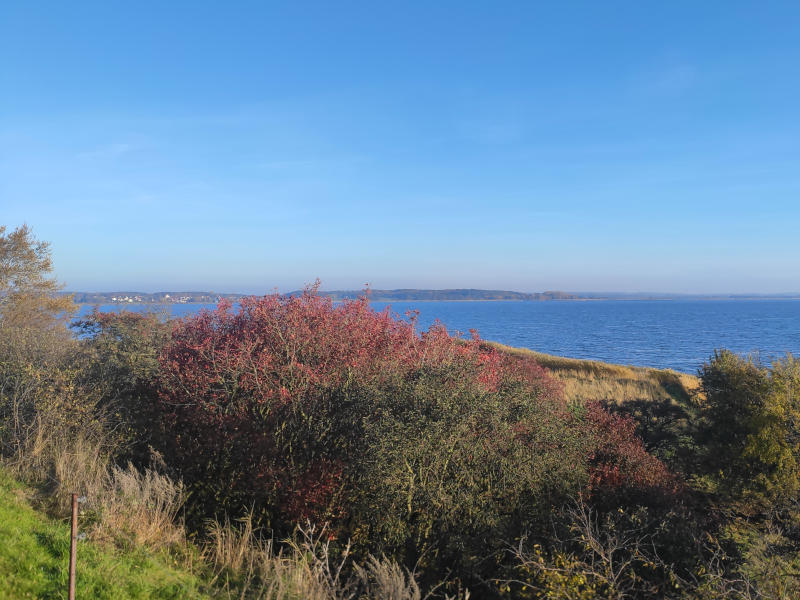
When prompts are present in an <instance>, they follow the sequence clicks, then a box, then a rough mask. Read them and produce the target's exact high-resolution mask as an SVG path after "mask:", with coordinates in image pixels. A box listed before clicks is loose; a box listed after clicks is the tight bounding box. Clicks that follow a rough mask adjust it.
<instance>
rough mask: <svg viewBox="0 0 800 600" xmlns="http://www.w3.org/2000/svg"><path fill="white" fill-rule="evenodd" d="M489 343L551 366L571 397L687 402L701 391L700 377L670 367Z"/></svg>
mask: <svg viewBox="0 0 800 600" xmlns="http://www.w3.org/2000/svg"><path fill="white" fill-rule="evenodd" d="M487 343H488V344H489V345H490V346H492V347H494V348H497V349H498V350H500V351H501V352H505V353H508V354H511V355H512V356H518V357H521V358H531V359H533V360H535V361H536V362H538V363H539V364H540V365H542V366H543V367H545V368H547V369H548V370H550V371H551V372H552V374H553V376H554V377H556V378H557V379H558V380H559V381H561V382H562V383H563V384H564V395H565V397H566V399H567V400H568V401H587V400H598V401H601V402H605V403H614V404H625V403H627V402H632V401H654V402H678V403H686V402H689V401H690V400H691V399H692V398H693V397H697V395H698V394H699V388H700V381H699V380H698V378H697V377H695V376H693V375H687V374H685V373H678V372H677V371H672V370H669V369H652V368H648V367H632V366H626V365H615V364H611V363H604V362H599V361H594V360H579V359H575V358H564V357H561V356H552V355H549V354H542V353H541V352H534V351H532V350H526V349H524V348H512V347H511V346H505V345H503V344H498V343H496V342H487Z"/></svg>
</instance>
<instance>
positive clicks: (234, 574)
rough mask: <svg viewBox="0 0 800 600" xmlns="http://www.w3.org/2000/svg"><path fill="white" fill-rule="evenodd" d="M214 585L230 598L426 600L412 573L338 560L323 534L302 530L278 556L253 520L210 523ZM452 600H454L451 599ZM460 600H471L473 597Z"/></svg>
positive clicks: (208, 549) (343, 554)
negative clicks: (254, 525) (257, 529)
mask: <svg viewBox="0 0 800 600" xmlns="http://www.w3.org/2000/svg"><path fill="white" fill-rule="evenodd" d="M203 556H204V559H205V561H206V562H207V563H208V564H210V565H212V568H213V571H214V574H215V575H214V577H215V583H216V585H217V586H218V587H220V588H221V589H222V590H223V591H224V592H225V593H227V595H228V596H229V597H238V598H253V599H258V600H300V599H303V600H349V599H355V598H359V599H362V600H423V599H424V598H428V597H430V595H429V594H428V595H424V594H423V593H422V591H421V589H420V587H419V584H418V583H417V579H416V576H415V574H414V572H413V571H409V570H407V569H405V568H403V567H402V566H400V565H399V564H397V563H396V562H395V561H393V560H390V559H387V558H376V557H374V556H370V557H368V559H367V562H366V564H365V565H364V566H360V565H357V564H352V562H351V560H350V558H351V557H350V546H349V545H348V546H345V547H344V549H342V550H340V551H339V552H338V553H336V554H335V555H334V552H333V549H332V548H331V545H330V542H329V541H328V539H327V535H326V531H325V529H324V528H322V529H319V528H316V527H314V526H313V525H307V526H306V527H305V528H300V529H298V531H297V533H296V535H295V537H294V539H292V540H289V541H287V543H286V545H285V547H284V548H282V549H281V550H277V549H276V547H275V545H274V544H273V541H272V540H269V539H264V538H261V537H260V536H258V535H257V533H256V532H255V531H254V530H253V524H252V517H250V516H248V517H245V518H244V519H242V520H241V521H240V524H239V526H233V525H231V523H224V524H221V523H218V522H211V523H210V525H209V531H208V542H207V544H206V546H205V548H204V553H203ZM450 600H456V599H455V598H450ZM459 600H469V592H465V593H462V594H461V595H460V596H459Z"/></svg>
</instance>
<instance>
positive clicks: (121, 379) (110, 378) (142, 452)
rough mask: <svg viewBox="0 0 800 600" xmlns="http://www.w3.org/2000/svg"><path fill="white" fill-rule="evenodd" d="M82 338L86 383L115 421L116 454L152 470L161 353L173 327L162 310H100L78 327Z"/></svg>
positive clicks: (82, 357)
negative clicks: (154, 420) (105, 311)
mask: <svg viewBox="0 0 800 600" xmlns="http://www.w3.org/2000/svg"><path fill="white" fill-rule="evenodd" d="M73 329H74V331H75V332H76V334H77V336H78V337H79V339H81V340H82V355H81V384H82V385H83V387H84V388H87V389H91V390H92V393H93V394H94V395H95V396H96V397H97V402H98V405H99V406H100V407H102V409H103V411H104V412H105V413H106V414H107V415H108V416H109V419H110V420H111V421H112V422H113V423H114V431H115V435H116V437H117V439H116V444H115V450H114V452H115V455H116V458H117V460H119V461H120V462H122V463H123V464H124V463H125V462H126V461H128V460H132V461H134V462H135V463H136V464H137V465H138V466H141V467H144V466H147V465H148V463H149V460H150V457H151V445H152V443H153V440H152V436H153V432H154V431H157V430H158V428H157V427H154V425H153V423H152V420H153V419H154V418H155V412H154V402H155V399H156V396H157V384H158V378H159V373H160V369H161V366H160V363H159V354H160V353H161V350H162V348H163V347H164V344H165V343H166V341H167V340H168V339H169V335H170V330H171V326H170V324H169V323H168V322H167V320H166V318H165V316H164V315H163V314H160V313H157V312H131V311H119V312H108V313H103V312H100V311H98V310H97V309H95V310H94V311H92V312H91V313H90V314H88V315H86V316H85V317H83V318H82V319H80V320H78V321H75V322H74V323H73Z"/></svg>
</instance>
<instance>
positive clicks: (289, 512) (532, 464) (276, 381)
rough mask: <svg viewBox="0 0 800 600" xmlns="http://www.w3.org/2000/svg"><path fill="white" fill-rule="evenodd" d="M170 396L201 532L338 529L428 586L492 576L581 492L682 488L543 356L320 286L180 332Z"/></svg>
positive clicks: (169, 432)
mask: <svg viewBox="0 0 800 600" xmlns="http://www.w3.org/2000/svg"><path fill="white" fill-rule="evenodd" d="M159 386H160V388H159V389H160V391H159V401H158V403H157V411H158V415H157V418H156V419H155V420H154V421H153V422H154V423H158V424H159V427H160V433H159V436H160V442H159V444H160V445H159V448H160V450H161V451H162V452H163V453H164V456H165V459H166V460H167V462H168V463H169V464H171V465H172V466H173V467H175V468H176V469H177V472H178V473H179V475H180V476H181V477H182V478H183V480H184V481H186V482H187V484H188V485H189V488H190V489H191V492H192V504H191V507H190V508H189V514H190V516H191V517H192V518H193V521H194V522H195V523H200V522H201V521H202V519H203V518H206V517H214V516H219V517H220V518H222V517H223V516H226V515H230V516H235V515H237V514H239V515H241V514H242V511H243V509H244V508H245V507H250V508H252V509H253V514H254V518H255V519H256V522H257V523H258V525H259V526H264V527H268V528H271V530H272V531H273V532H274V533H275V534H276V535H279V536H280V535H289V534H290V533H291V531H292V530H293V529H294V527H295V525H296V524H297V523H301V522H304V521H305V520H306V519H308V520H311V521H312V522H317V523H323V522H326V523H328V528H327V531H328V534H329V535H330V536H331V538H332V539H339V540H346V539H351V540H352V541H353V543H354V544H355V546H354V550H355V551H356V553H358V554H360V555H361V556H362V557H366V555H367V554H368V553H373V554H376V555H380V554H386V555H388V556H390V557H394V558H397V559H398V560H400V561H401V563H402V564H405V565H406V566H409V567H413V566H415V565H416V566H419V567H420V569H421V570H422V573H421V576H422V577H423V580H425V579H426V578H429V579H430V578H431V577H434V578H435V577H440V576H441V575H442V574H443V573H445V572H446V571H447V570H451V571H452V572H454V573H455V574H457V576H456V579H458V578H459V577H461V578H463V579H464V580H465V581H466V580H471V581H475V580H478V579H480V578H481V577H485V576H488V574H489V573H491V572H492V570H493V569H494V566H493V565H495V566H496V563H497V561H498V560H502V558H501V555H502V552H501V549H502V545H503V540H505V539H511V538H513V537H514V536H515V535H517V534H518V532H519V531H520V530H521V528H523V527H535V526H537V523H538V526H539V527H541V526H542V524H543V523H545V522H546V518H545V517H546V516H547V515H548V514H549V513H550V511H551V510H552V508H553V507H554V506H558V505H559V504H560V503H562V502H564V501H565V500H566V499H567V498H569V497H570V496H573V495H574V494H576V493H577V492H578V491H579V490H587V489H589V488H590V487H591V489H592V490H594V493H596V494H598V495H599V494H601V493H605V492H606V491H609V490H617V491H619V490H623V489H640V490H645V489H646V490H650V491H651V492H653V493H656V492H657V493H665V492H667V493H671V490H672V489H673V488H674V482H673V481H672V479H671V477H670V476H669V474H668V473H667V471H666V469H664V468H663V466H661V464H660V463H659V462H658V461H657V460H655V459H653V458H652V457H649V456H648V455H647V454H646V452H645V451H644V449H643V447H642V445H641V442H640V441H638V440H637V439H636V437H635V435H634V433H633V426H632V424H630V422H629V421H626V420H625V419H622V418H619V417H611V416H610V415H608V413H605V411H603V409H602V408H601V407H599V406H595V405H591V406H588V407H586V408H585V409H578V408H576V407H570V406H567V404H566V403H565V402H563V400H562V399H561V393H560V391H561V390H560V385H559V384H558V383H557V382H555V381H554V380H553V379H552V378H550V377H549V375H548V374H547V372H546V371H545V370H544V369H542V368H541V367H540V366H538V365H537V364H536V363H535V362H534V361H531V360H527V359H522V358H519V357H514V356H511V355H508V354H504V353H500V352H499V351H497V350H496V349H495V348H491V347H488V346H486V345H484V344H483V343H482V342H481V341H480V340H479V339H477V337H476V336H474V337H473V338H471V339H462V338H460V337H454V336H451V335H449V334H448V333H447V331H446V330H445V328H444V327H443V326H441V325H435V326H434V327H432V328H431V329H430V330H428V331H426V332H422V333H418V332H417V331H416V330H415V322H414V320H413V318H412V319H411V320H410V321H403V320H400V319H398V318H396V317H395V316H394V315H392V314H391V313H389V312H387V311H384V312H375V311H373V310H372V309H371V308H370V307H369V304H368V303H367V301H366V300H365V299H362V300H357V301H346V302H343V303H341V304H333V303H332V302H331V301H330V300H329V299H326V298H322V297H320V296H318V295H316V294H315V293H314V290H307V291H306V292H305V293H303V294H302V295H301V296H299V297H294V298H292V297H284V296H278V295H273V296H266V297H263V298H248V299H244V300H243V301H242V305H241V308H240V309H239V310H238V311H234V310H233V309H232V307H231V306H230V305H229V304H222V305H220V306H219V307H218V308H217V310H215V311H211V312H204V313H201V314H199V315H197V316H195V317H191V318H188V319H185V320H183V321H180V322H178V323H176V324H175V326H174V329H173V331H172V336H171V339H170V340H169V342H168V343H167V345H166V346H165V348H164V350H163V352H162V354H161V355H160V380H159ZM430 582H431V581H426V583H430Z"/></svg>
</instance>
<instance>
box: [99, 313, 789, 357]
mask: <svg viewBox="0 0 800 600" xmlns="http://www.w3.org/2000/svg"><path fill="white" fill-rule="evenodd" d="M373 306H374V307H375V308H376V309H378V310H381V309H383V308H385V307H386V306H391V309H392V310H393V311H395V312H397V313H400V314H401V315H402V314H405V312H406V311H408V310H413V309H416V310H419V312H420V316H419V321H420V325H421V326H422V327H423V328H427V327H428V326H429V325H431V324H432V323H433V322H434V321H435V320H437V319H438V320H440V321H442V322H443V323H444V324H445V325H447V327H448V328H449V329H451V330H458V331H462V332H467V331H469V330H470V329H473V328H474V329H477V330H478V332H479V333H480V335H481V337H482V338H484V339H487V340H494V341H498V342H501V343H503V344H508V345H510V346H519V347H524V348H530V349H532V350H537V351H540V352H546V353H548V354H557V355H560V356H570V357H574V358H590V359H596V360H602V361H607V362H614V363H622V364H631V365H642V366H652V367H662V368H671V369H675V370H678V371H683V372H687V373H694V372H696V371H697V369H698V367H699V366H700V365H701V364H702V362H703V361H704V360H706V359H707V358H708V357H709V355H710V354H711V353H712V352H713V351H714V348H723V347H724V348H729V349H731V350H734V351H736V352H751V351H757V352H759V353H760V354H761V356H762V358H764V359H770V358H773V357H775V356H780V355H782V354H784V353H785V352H787V351H788V352H792V353H794V354H800V301H795V300H738V301H732V300H728V301H726V300H722V301H716V300H670V301H624V300H620V301H614V300H604V301H591V302H393V303H386V302H374V303H373ZM101 308H102V309H103V310H118V309H119V306H117V305H108V306H103V307H101ZM127 308H132V309H134V310H141V309H143V308H146V307H142V306H130V307H127ZM170 308H171V310H172V314H173V315H174V316H183V315H186V314H191V313H193V312H196V311H198V310H200V309H202V308H213V305H201V304H183V305H181V304H177V305H172V306H171V307H170ZM89 310H91V307H83V311H84V312H88V311H89Z"/></svg>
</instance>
